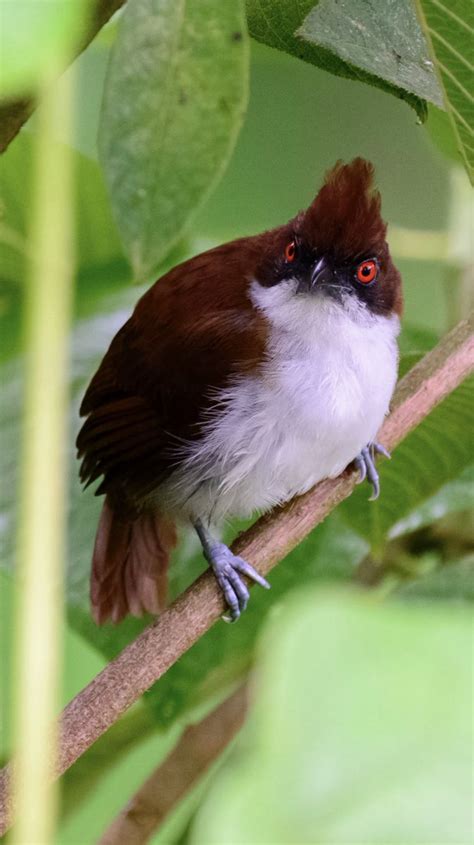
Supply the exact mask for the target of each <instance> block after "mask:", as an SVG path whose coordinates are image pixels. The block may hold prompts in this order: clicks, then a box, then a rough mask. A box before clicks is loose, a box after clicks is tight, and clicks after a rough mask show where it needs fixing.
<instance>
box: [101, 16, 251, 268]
mask: <svg viewBox="0 0 474 845" xmlns="http://www.w3.org/2000/svg"><path fill="white" fill-rule="evenodd" d="M248 63H249V51H248V38H247V31H246V26H245V16H244V13H243V9H242V6H241V3H240V0H234V2H232V3H223V2H222V0H187V2H184V0H158V2H153V0H129V2H128V4H127V7H126V9H125V12H124V15H123V18H122V21H121V24H120V27H119V33H118V37H117V40H116V43H115V45H114V47H113V51H112V56H111V61H110V66H109V71H108V75H107V80H106V86H105V94H104V104H103V113H102V119H101V130H100V153H101V160H102V164H103V167H104V170H105V174H106V178H107V182H108V185H109V189H110V195H111V198H112V204H113V207H114V210H115V216H116V219H117V221H118V225H119V229H120V231H121V234H122V238H123V241H124V244H125V246H126V248H127V251H128V253H129V255H130V258H131V261H132V265H133V268H134V272H135V277H136V279H137V280H138V281H144V280H147V279H150V278H151V277H152V275H153V273H154V272H155V271H156V268H157V266H158V264H159V262H160V261H162V259H163V258H164V256H165V255H166V253H168V252H169V250H170V248H171V247H173V246H174V245H175V244H176V243H177V241H178V240H179V239H180V238H181V236H182V233H183V229H184V227H185V225H186V224H187V222H188V220H189V217H190V215H191V214H192V213H193V212H194V211H195V210H196V209H197V208H198V207H199V206H200V205H201V204H202V203H203V201H204V199H205V198H206V197H207V195H208V194H209V192H210V190H211V189H212V187H213V186H214V185H215V184H216V182H217V180H218V179H219V177H220V176H221V174H222V172H223V170H224V168H225V166H226V164H227V161H228V159H229V157H230V154H231V152H232V149H233V146H234V144H235V141H236V138H237V135H238V132H239V129H240V126H241V124H242V120H243V116H244V112H245V107H246V103H247V87H248Z"/></svg>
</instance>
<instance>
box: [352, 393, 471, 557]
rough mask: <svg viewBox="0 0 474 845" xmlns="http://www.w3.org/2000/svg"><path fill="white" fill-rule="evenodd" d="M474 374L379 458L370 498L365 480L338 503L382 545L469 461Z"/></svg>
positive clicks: (376, 545) (375, 544)
mask: <svg viewBox="0 0 474 845" xmlns="http://www.w3.org/2000/svg"><path fill="white" fill-rule="evenodd" d="M473 391H474V377H470V378H468V379H466V381H464V382H463V384H462V385H461V386H460V387H458V388H457V390H455V391H454V392H453V393H451V394H450V396H448V397H447V398H446V399H445V400H444V401H443V402H442V403H441V404H440V405H438V407H437V408H435V409H434V411H432V413H431V414H430V415H429V416H428V417H427V418H426V419H425V420H423V422H422V423H421V424H420V425H419V426H418V427H417V428H416V429H415V430H414V431H413V432H412V433H411V434H409V435H408V437H407V438H406V439H405V440H403V441H402V443H400V444H399V445H398V446H397V448H396V449H395V450H394V452H393V455H392V460H391V461H385V460H382V461H380V464H379V470H380V487H381V493H380V498H379V499H378V500H377V501H376V502H369V501H368V495H367V489H366V485H365V484H364V485H361V486H360V487H358V488H356V489H355V490H354V492H353V494H352V495H351V496H350V498H349V499H346V501H345V502H343V503H342V504H341V506H340V511H341V513H342V514H343V515H344V518H345V519H346V520H347V522H348V524H349V525H350V526H351V527H352V528H353V529H354V530H356V531H357V532H358V533H359V534H360V536H361V537H364V538H365V539H366V540H368V541H369V542H370V543H371V545H372V548H373V549H374V551H376V552H377V551H378V550H380V549H381V547H382V545H383V543H384V540H385V537H386V535H387V533H388V532H389V530H390V528H391V527H392V526H393V525H395V523H397V522H398V521H399V520H401V519H402V518H403V517H405V516H406V515H407V514H410V513H411V511H413V510H414V509H415V508H416V507H418V506H419V505H420V504H421V503H422V502H423V501H425V500H426V499H427V498H429V497H430V496H432V495H434V494H435V493H436V491H438V490H439V489H440V488H441V487H442V486H443V485H444V484H446V483H447V482H448V481H451V480H453V479H454V478H456V477H457V476H458V475H459V474H460V473H461V472H462V471H463V470H464V469H465V468H466V467H467V466H469V465H470V464H471V463H472V430H473V426H474V401H473V400H474V393H473Z"/></svg>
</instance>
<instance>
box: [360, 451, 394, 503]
mask: <svg viewBox="0 0 474 845" xmlns="http://www.w3.org/2000/svg"><path fill="white" fill-rule="evenodd" d="M376 455H383V456H384V457H385V458H390V457H391V455H390V452H388V451H387V449H386V448H385V446H382V444H381V443H368V444H367V446H365V447H364V448H363V449H362V450H361V452H360V454H359V455H357V457H356V459H355V465H356V467H357V469H358V470H359V478H358V479H357V484H362V482H363V481H365V479H367V481H368V482H369V483H370V484H371V485H372V495H371V496H370V498H369V502H374V501H375V499H378V497H379V494H380V479H379V474H378V472H377V469H376V466H375V456H376Z"/></svg>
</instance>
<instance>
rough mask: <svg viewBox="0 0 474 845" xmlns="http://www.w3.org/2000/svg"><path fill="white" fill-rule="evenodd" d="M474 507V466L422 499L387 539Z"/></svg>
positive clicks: (393, 528)
mask: <svg viewBox="0 0 474 845" xmlns="http://www.w3.org/2000/svg"><path fill="white" fill-rule="evenodd" d="M473 506H474V465H472V464H471V465H470V466H468V467H466V469H465V470H464V471H463V472H462V473H461V474H460V475H459V476H458V477H457V478H455V479H454V480H453V481H448V483H447V484H444V485H443V486H442V487H441V488H440V489H439V490H437V492H436V493H435V494H434V495H433V496H430V497H429V498H428V499H424V500H423V501H422V502H421V503H420V504H419V505H418V506H417V507H416V508H415V509H414V510H411V511H410V513H409V514H408V515H407V516H405V517H402V518H401V519H400V520H399V521H398V522H396V523H395V525H392V527H391V528H390V531H389V532H388V537H389V539H393V538H395V537H401V536H403V535H404V534H408V533H411V532H412V531H419V529H420V528H424V527H425V526H427V525H431V524H432V523H433V522H436V521H437V520H439V519H442V518H443V517H445V516H447V515H448V514H450V513H459V512H460V511H469V510H470V509H471V508H472V507H473Z"/></svg>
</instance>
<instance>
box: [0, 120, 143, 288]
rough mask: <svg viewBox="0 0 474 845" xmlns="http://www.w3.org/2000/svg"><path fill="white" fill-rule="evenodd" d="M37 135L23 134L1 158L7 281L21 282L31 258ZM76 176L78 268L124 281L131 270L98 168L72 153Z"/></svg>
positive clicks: (1, 233)
mask: <svg viewBox="0 0 474 845" xmlns="http://www.w3.org/2000/svg"><path fill="white" fill-rule="evenodd" d="M34 142H35V136H34V135H33V134H31V133H29V132H22V133H21V134H20V135H19V136H18V138H16V139H15V143H14V144H11V145H10V146H9V148H8V150H7V152H6V153H4V154H3V155H2V156H1V157H0V203H1V206H0V208H1V214H0V268H1V269H0V275H1V279H2V281H4V280H6V281H9V282H13V283H22V282H23V280H24V278H25V267H26V263H25V262H26V259H27V258H28V257H29V255H30V253H29V243H28V226H29V212H30V207H29V202H28V201H25V198H27V197H29V195H30V191H31V183H32V172H33V158H34ZM72 155H73V167H74V176H75V186H76V196H75V200H76V202H75V215H74V218H75V224H76V231H75V248H76V263H77V266H78V270H79V272H80V273H81V274H82V275H83V276H86V275H88V274H89V275H94V276H96V275H100V271H101V269H103V268H110V276H109V278H110V281H111V282H112V285H113V279H114V275H113V273H114V271H115V273H116V275H118V277H119V278H120V279H121V280H123V277H124V275H125V274H126V273H127V265H126V262H125V259H124V257H123V252H122V247H121V245H120V240H119V237H118V234H117V229H116V226H115V223H114V221H113V219H112V215H111V211H110V204H109V200H108V197H107V193H106V190H105V185H104V182H103V178H102V174H101V172H100V168H99V166H98V164H97V163H96V162H94V161H91V159H88V158H86V157H85V156H83V155H81V154H80V153H76V152H74V153H73V154H72Z"/></svg>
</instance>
